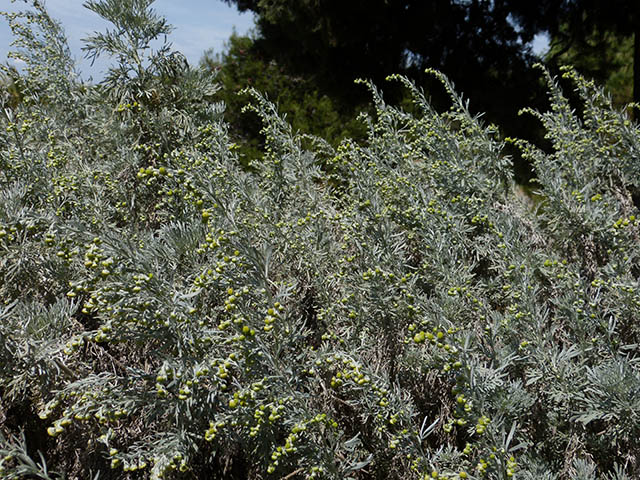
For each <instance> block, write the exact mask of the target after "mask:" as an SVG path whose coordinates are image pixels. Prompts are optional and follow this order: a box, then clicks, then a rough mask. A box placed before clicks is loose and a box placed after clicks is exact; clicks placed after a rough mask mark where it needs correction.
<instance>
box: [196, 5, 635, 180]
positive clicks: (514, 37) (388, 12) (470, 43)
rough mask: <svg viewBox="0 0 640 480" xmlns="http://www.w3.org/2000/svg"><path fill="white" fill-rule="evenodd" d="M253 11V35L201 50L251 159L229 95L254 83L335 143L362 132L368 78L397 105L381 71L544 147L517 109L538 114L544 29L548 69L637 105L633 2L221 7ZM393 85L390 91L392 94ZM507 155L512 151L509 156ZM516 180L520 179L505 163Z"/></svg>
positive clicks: (299, 123)
mask: <svg viewBox="0 0 640 480" xmlns="http://www.w3.org/2000/svg"><path fill="white" fill-rule="evenodd" d="M225 1H226V2H227V3H229V4H232V5H234V4H235V5H236V6H237V8H238V9H239V10H241V11H252V12H254V13H255V15H256V30H255V32H254V33H253V35H252V36H250V37H249V36H247V37H239V36H233V37H232V38H231V39H230V41H229V45H228V50H227V51H226V52H224V53H221V54H217V55H214V54H213V52H208V53H207V54H206V55H205V57H204V58H203V63H204V64H205V65H206V66H207V67H209V68H210V69H211V70H217V71H219V78H220V79H221V81H222V83H223V84H224V86H225V87H226V88H225V89H224V90H223V91H224V92H225V98H224V100H225V102H226V103H227V105H229V106H230V108H229V109H228V111H229V112H232V113H230V114H229V118H228V120H229V121H230V123H231V124H232V126H233V127H234V128H235V129H236V133H238V134H239V135H240V137H242V138H243V139H244V140H245V145H244V150H245V151H246V155H247V156H248V157H252V156H253V154H252V153H251V152H252V151H253V152H255V148H256V146H257V145H258V144H259V143H260V142H261V140H260V135H259V130H260V127H259V122H258V120H257V119H256V118H250V117H248V116H246V115H241V114H240V108H236V107H239V106H240V105H241V104H242V103H243V100H242V99H241V98H238V97H236V96H235V95H234V94H233V92H234V91H238V90H240V89H241V88H242V87H244V86H246V85H251V86H255V87H256V88H258V89H259V90H261V91H264V92H266V93H267V94H268V95H269V97H270V98H272V99H273V100H275V101H276V102H277V103H278V104H279V106H280V108H281V109H282V111H284V112H286V113H288V115H289V119H290V120H291V121H292V124H293V126H294V128H298V129H300V130H302V131H307V132H309V133H313V134H318V135H321V136H323V137H324V138H328V139H330V140H332V141H333V142H334V143H336V144H337V143H339V141H340V139H342V138H344V137H345V136H352V137H357V136H358V135H363V134H364V131H363V130H362V127H360V126H359V123H358V122H355V117H356V116H357V114H358V113H359V112H360V111H362V110H366V108H367V107H366V104H367V100H368V92H366V90H365V89H363V88H362V87H360V86H358V85H356V84H354V79H356V78H366V79H371V80H372V81H373V82H374V83H376V84H377V85H381V86H383V87H384V90H385V95H387V96H388V97H390V98H391V99H392V100H394V101H402V93H401V91H400V89H399V88H398V87H394V86H393V85H390V84H388V83H387V84H385V82H384V79H385V77H386V76H388V75H390V74H393V73H401V74H406V75H408V76H409V77H410V78H413V79H414V80H415V81H416V82H417V84H419V85H422V86H424V87H425V90H426V91H427V94H428V96H429V97H430V99H431V101H432V102H433V104H434V105H436V106H441V107H442V108H444V106H445V105H447V95H446V92H444V90H443V89H442V88H441V86H440V85H439V83H438V82H436V81H434V80H433V78H432V77H430V76H429V75H427V74H425V72H424V70H425V68H427V67H430V68H434V69H437V70H439V71H442V72H444V73H445V74H446V75H447V76H448V77H449V78H450V79H451V80H452V81H453V83H454V84H455V86H456V88H457V89H459V90H460V91H463V92H465V96H466V98H468V99H469V100H470V108H471V110H472V111H473V112H485V113H484V121H485V122H489V123H496V124H498V125H500V126H501V129H502V134H504V135H509V136H519V137H523V138H527V139H530V140H533V141H536V143H538V144H541V145H544V139H543V138H542V132H541V130H540V129H539V127H538V126H537V124H536V122H535V121H534V120H533V119H532V118H529V117H528V116H519V115H518V111H519V110H520V109H521V108H523V107H524V106H534V107H536V108H545V107H546V105H547V103H548V101H547V98H546V93H545V87H544V85H543V84H542V83H541V82H540V81H539V75H538V74H537V73H536V72H535V71H534V70H533V69H532V65H533V64H534V63H535V62H539V61H540V60H541V59H540V58H539V57H538V56H537V55H535V54H534V52H533V50H532V45H533V40H534V38H535V36H536V35H537V34H547V35H548V36H549V39H550V48H549V51H548V52H547V53H546V56H545V58H544V59H542V60H544V61H545V63H546V64H547V66H548V67H549V68H550V69H551V71H554V70H555V69H557V68H558V67H559V66H560V65H563V64H571V65H574V66H576V68H577V69H578V71H580V72H581V73H583V74H585V75H586V76H587V77H590V78H593V79H595V80H596V81H597V82H598V83H601V84H605V85H606V86H607V88H608V89H609V90H610V92H611V94H612V96H613V100H614V104H615V105H617V106H622V105H624V104H626V103H628V102H630V101H631V100H635V101H636V102H638V101H639V100H640V68H634V67H635V65H637V64H638V63H640V62H638V61H637V58H638V56H639V55H640V35H637V34H636V32H637V31H639V30H640V27H639V14H638V11H639V9H640V7H639V6H638V5H640V4H639V3H638V2H631V1H628V0H612V1H606V2H605V1H603V0H564V1H555V0H553V1H552V0H543V1H540V2H520V1H516V0H496V1H482V0H471V1H460V0H434V1H429V2H424V1H422V0H393V1H390V0H373V1H372V0H352V1H349V2H338V1H336V0H270V1H266V0H225ZM396 89H397V90H396ZM514 153H515V152H514ZM516 177H517V178H518V180H519V181H520V182H521V183H526V182H527V181H528V180H529V178H530V173H529V171H528V168H527V166H526V165H524V164H523V163H522V162H520V163H519V162H517V161H516Z"/></svg>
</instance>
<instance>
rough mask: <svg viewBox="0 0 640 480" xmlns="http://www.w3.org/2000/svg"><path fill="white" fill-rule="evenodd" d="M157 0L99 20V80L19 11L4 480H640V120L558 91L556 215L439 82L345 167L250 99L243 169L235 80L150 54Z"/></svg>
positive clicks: (5, 317) (108, 3) (6, 196)
mask: <svg viewBox="0 0 640 480" xmlns="http://www.w3.org/2000/svg"><path fill="white" fill-rule="evenodd" d="M150 4H151V1H150V0H101V1H91V2H88V6H89V7H90V8H91V9H93V10H94V11H96V12H98V13H99V14H100V15H102V16H103V17H104V18H106V19H108V20H110V21H112V23H113V24H114V29H113V30H112V31H110V32H106V33H104V34H98V35H95V36H93V37H92V38H91V39H90V40H89V42H88V44H87V47H88V52H89V54H92V53H95V54H100V53H110V54H113V55H114V56H115V58H116V60H117V64H116V66H115V67H114V68H113V70H112V71H111V72H110V73H109V75H108V77H107V79H106V81H105V82H104V83H103V84H101V85H99V86H89V85H83V84H81V83H79V82H78V80H77V78H76V76H75V74H74V71H73V67H72V62H71V61H70V59H69V56H68V49H67V48H66V43H65V41H64V37H63V35H62V32H61V30H60V27H59V25H58V24H56V23H55V22H54V21H52V20H51V19H50V18H49V17H48V16H47V14H46V12H45V11H44V9H43V8H42V6H41V5H40V4H39V2H37V1H34V2H33V6H34V10H32V11H31V13H26V14H23V15H22V16H9V20H10V21H11V24H12V26H13V28H14V31H15V32H16V34H17V35H18V36H17V39H18V41H19V42H20V43H19V46H20V47H21V52H22V53H21V56H22V58H23V59H24V60H25V62H26V65H27V67H26V69H25V71H24V73H23V74H22V75H21V76H20V78H18V79H15V82H14V83H15V84H16V85H19V91H20V93H21V98H20V101H15V96H11V95H10V93H9V89H3V98H2V102H3V117H2V120H1V121H2V129H1V130H0V145H2V147H1V149H0V398H1V401H0V472H1V473H0V475H2V478H7V479H16V478H45V479H46V478H50V479H53V478H60V477H62V476H66V477H67V478H97V477H98V476H99V478H101V479H103V478H162V477H167V478H230V479H236V478H237V479H244V478H251V479H267V478H287V479H294V478H331V479H345V478H352V479H365V478H367V479H368V478H378V479H383V478H385V479H386V478H392V479H426V478H434V479H465V478H491V479H498V478H500V479H504V478H511V477H514V478H523V479H539V478H548V479H554V478H575V479H578V478H579V479H595V478H610V479H614V478H615V479H618V480H622V479H625V478H633V477H637V476H638V475H640V463H639V462H640V440H639V439H640V418H639V416H638V412H640V366H639V363H638V358H639V355H638V343H639V339H640V323H638V311H639V310H638V307H639V306H640V294H639V290H638V288H639V287H638V275H640V247H639V244H638V235H639V233H640V231H639V230H640V217H638V215H639V214H638V211H637V210H638V209H637V206H636V205H635V204H634V195H636V194H637V192H638V187H639V186H640V175H639V174H640V172H639V169H640V163H639V162H638V155H639V152H640V132H639V131H638V127H637V125H636V124H634V123H631V122H630V121H629V120H628V119H627V117H626V116H625V114H623V113H621V112H618V111H616V110H614V109H613V108H612V107H611V105H610V102H609V100H608V98H606V97H605V96H604V95H603V94H602V93H601V92H600V91H599V90H598V89H596V88H595V87H594V86H593V85H592V84H590V83H589V82H587V81H585V80H584V79H583V78H581V77H579V76H578V75H576V74H575V73H574V72H573V71H571V70H567V71H566V72H565V76H566V77H567V79H569V80H570V81H571V82H572V83H573V85H574V87H575V89H576V92H577V94H578V95H579V97H580V98H581V99H582V104H581V106H580V114H579V115H578V114H577V113H576V112H575V111H574V110H573V109H572V107H571V105H570V104H569V102H568V101H567V100H566V98H565V97H564V96H563V94H562V92H561V90H560V89H559V87H558V86H557V83H556V80H555V79H554V78H552V77H551V76H549V75H548V74H546V72H545V73H544V78H545V79H546V81H547V84H548V89H549V100H550V105H551V107H550V110H549V111H548V112H546V113H537V112H530V113H532V114H533V115H534V116H535V117H537V118H538V119H539V120H540V121H541V122H542V124H543V125H544V127H545V129H546V131H547V137H548V139H549V141H550V142H552V144H553V152H552V153H550V154H547V153H545V152H543V151H541V150H539V149H537V148H536V147H535V146H533V145H530V144H528V143H526V142H524V141H521V140H509V142H512V143H515V144H516V145H518V146H519V147H520V148H521V149H522V151H523V152H524V155H526V156H527V157H528V158H530V159H531V161H532V162H533V165H534V166H535V170H536V174H537V177H538V182H539V185H540V202H539V203H537V204H536V205H535V206H534V205H532V204H531V202H530V201H528V200H527V198H523V197H522V196H520V195H518V190H517V189H516V188H515V185H514V183H513V181H512V179H511V170H510V161H509V159H508V158H507V157H505V156H504V155H503V154H502V152H503V148H504V146H505V145H504V143H503V142H501V141H498V140H496V134H495V130H494V129H493V128H486V127H483V126H482V124H481V123H480V122H479V121H478V119H477V118H475V117H472V116H471V115H470V114H469V111H468V109H467V106H466V103H465V102H464V101H463V100H462V99H461V98H460V97H459V96H458V95H457V94H456V93H455V91H454V90H453V87H452V86H451V85H450V83H449V82H448V80H447V79H446V78H445V77H444V76H442V75H441V74H438V73H435V72H431V73H432V74H433V75H434V76H435V78H437V79H438V80H439V81H440V82H442V84H443V86H444V87H445V88H446V89H447V91H448V92H449V94H450V96H451V100H452V106H451V108H450V109H448V110H446V111H444V112H442V111H436V110H435V109H434V108H432V107H431V105H430V104H429V102H428V101H427V100H426V99H425V96H424V94H423V93H422V91H421V90H420V89H419V88H417V87H416V86H414V85H413V84H412V83H411V82H410V81H409V80H408V79H406V78H405V77H402V76H394V77H390V80H392V81H395V82H399V83H400V84H402V85H404V87H405V88H407V89H408V91H409V92H410V94H411V95H412V98H413V100H414V106H413V108H412V109H411V112H412V113H408V112H407V111H406V110H403V109H401V108H398V107H394V106H393V105H389V104H387V103H385V101H384V99H383V96H382V94H381V93H380V91H379V90H378V89H377V88H376V87H374V85H373V84H369V83H365V86H366V87H367V88H368V89H369V90H370V93H371V95H372V96H373V100H374V108H375V115H373V116H372V117H371V118H363V122H364V123H365V125H366V126H367V129H368V136H367V139H366V141H363V142H356V141H352V140H345V141H343V142H342V143H341V144H340V145H339V146H338V147H337V148H333V147H332V146H331V145H330V144H329V143H327V142H325V141H323V140H322V139H320V138H310V137H308V136H306V135H303V134H300V133H297V132H294V131H293V130H292V129H291V127H290V126H289V124H288V123H287V122H286V121H284V119H283V118H281V117H280V116H279V114H278V112H277V111H276V109H275V107H274V106H273V104H271V103H270V102H268V101H267V100H266V99H265V98H264V97H263V96H262V95H261V94H260V93H259V92H258V91H256V90H252V89H250V90H247V91H246V94H247V95H248V97H249V98H250V100H251V103H250V104H249V106H248V107H247V108H250V109H252V110H253V111H255V112H256V113H257V114H258V115H259V116H260V117H261V118H262V120H263V134H264V137H265V146H264V150H263V153H262V156H261V158H260V159H259V160H257V161H255V162H253V163H252V165H251V167H252V168H251V169H244V168H241V166H240V162H239V159H238V156H237V154H236V150H237V148H236V145H235V144H234V143H233V141H232V139H231V138H230V136H229V133H228V127H227V124H226V123H225V122H224V121H223V119H222V114H223V106H222V105H221V104H219V103H217V102H216V98H217V97H216V89H217V87H216V86H215V84H214V83H213V82H214V81H215V79H214V78H212V77H211V76H209V75H207V74H206V72H205V71H204V70H194V69H192V68H191V67H189V66H188V65H187V64H186V62H185V61H184V59H183V57H182V56H181V55H179V54H178V53H176V52H172V51H171V50H170V48H169V47H168V46H167V47H166V48H161V49H159V50H151V49H149V48H147V47H148V44H149V41H151V39H153V38H155V37H156V36H158V35H162V34H164V33H166V32H167V31H168V30H169V27H168V26H167V25H166V23H165V22H164V20H163V19H162V18H161V17H160V16H158V15H157V14H155V13H154V12H153V11H152V10H150V9H149V5H150ZM10 73H11V72H7V74H10ZM12 91H13V90H12ZM321 165H323V166H327V165H329V166H331V168H330V169H324V170H323V169H321V168H320V166H321ZM328 172H329V173H328Z"/></svg>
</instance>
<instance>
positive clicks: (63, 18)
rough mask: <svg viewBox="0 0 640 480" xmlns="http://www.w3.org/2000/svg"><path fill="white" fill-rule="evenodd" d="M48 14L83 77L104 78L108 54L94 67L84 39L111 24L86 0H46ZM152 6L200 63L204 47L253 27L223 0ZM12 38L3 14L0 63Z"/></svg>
mask: <svg viewBox="0 0 640 480" xmlns="http://www.w3.org/2000/svg"><path fill="white" fill-rule="evenodd" d="M44 3H45V5H46V7H47V11H48V12H49V15H50V16H51V17H52V18H54V19H55V20H58V21H59V22H61V23H62V26H63V28H64V30H65V33H66V35H67V39H68V42H69V47H70V48H71V52H72V54H73V56H74V57H75V59H76V62H77V65H78V70H79V71H80V73H81V74H82V77H83V78H85V79H87V78H89V77H90V76H91V77H93V78H94V79H99V78H101V77H102V75H103V73H104V71H105V70H106V68H107V65H108V62H109V60H108V57H107V58H100V59H99V60H98V61H97V62H96V63H95V64H94V66H93V67H92V66H91V64H90V62H89V61H88V60H86V59H84V53H83V52H82V50H81V48H82V46H83V42H82V39H83V38H85V37H87V36H88V35H90V34H92V33H93V32H96V31H98V32H103V31H104V30H105V28H107V27H108V26H109V25H110V24H109V23H108V22H106V21H105V20H103V19H102V18H100V17H99V16H98V15H97V14H95V13H94V12H92V11H90V10H88V9H86V8H84V7H83V6H82V5H83V3H84V0H45V1H44ZM25 7H26V4H25V3H24V2H22V1H16V2H15V3H12V2H10V0H0V10H3V11H11V12H15V11H18V10H24V9H25ZM152 8H153V9H154V10H155V11H156V12H157V13H158V14H160V15H163V16H164V17H165V18H166V19H167V22H168V23H169V24H171V25H173V27H174V30H173V32H172V33H171V35H169V41H170V42H171V43H172V44H173V49H174V50H178V51H180V52H182V53H183V54H184V55H185V56H186V57H187V59H188V60H189V63H191V64H193V65H197V64H198V62H199V60H200V58H201V57H202V54H203V53H204V51H205V50H207V49H209V48H213V49H214V51H215V52H221V51H222V50H223V49H224V43H225V41H226V40H227V39H228V38H229V36H230V35H231V33H232V32H233V31H234V30H235V31H236V32H237V33H238V34H245V33H247V32H248V31H249V30H250V29H251V28H252V27H253V14H251V13H243V14H240V13H239V12H238V11H237V9H236V8H235V7H230V6H229V5H228V4H226V3H225V2H223V1H222V0H182V1H179V0H156V1H155V2H154V3H153V5H152ZM12 39H13V37H12V34H11V30H10V28H9V25H8V23H7V22H6V20H5V19H4V18H3V17H0V62H2V63H5V62H6V61H7V53H8V52H9V50H10V48H11V47H10V44H11V41H12Z"/></svg>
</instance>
